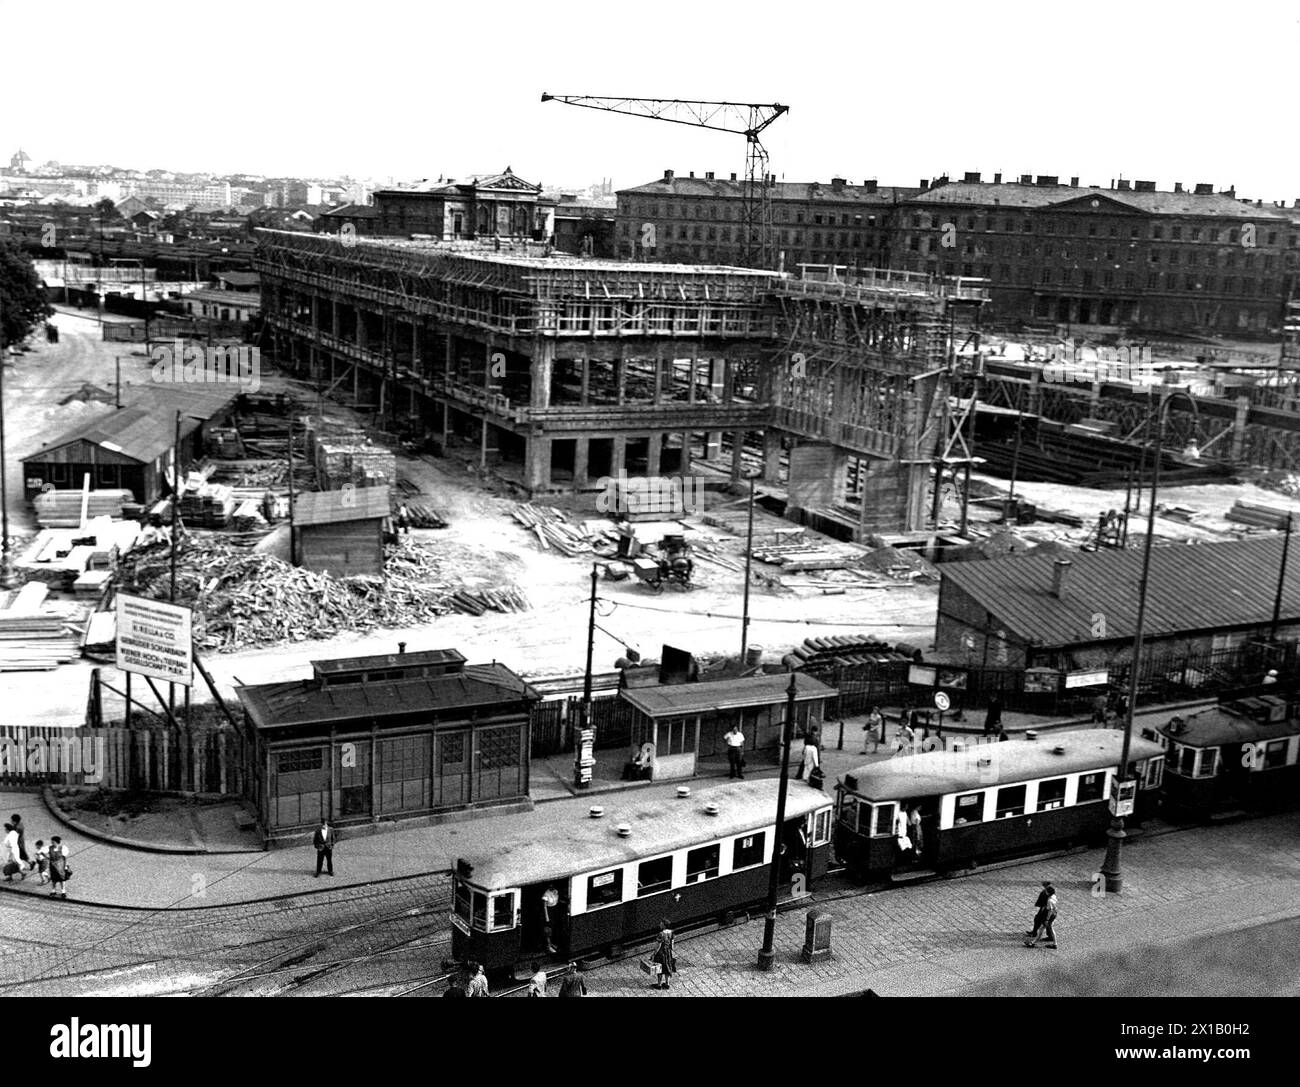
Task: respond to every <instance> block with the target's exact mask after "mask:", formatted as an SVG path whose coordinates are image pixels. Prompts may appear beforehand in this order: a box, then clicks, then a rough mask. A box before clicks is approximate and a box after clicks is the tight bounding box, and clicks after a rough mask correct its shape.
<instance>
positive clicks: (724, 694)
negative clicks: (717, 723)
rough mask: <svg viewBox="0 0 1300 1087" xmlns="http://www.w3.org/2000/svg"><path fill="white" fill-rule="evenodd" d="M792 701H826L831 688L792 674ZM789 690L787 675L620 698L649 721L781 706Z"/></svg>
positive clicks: (646, 691)
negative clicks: (720, 711) (793, 681)
mask: <svg viewBox="0 0 1300 1087" xmlns="http://www.w3.org/2000/svg"><path fill="white" fill-rule="evenodd" d="M794 677H795V701H797V702H807V701H810V700H811V699H814V698H829V697H831V696H832V695H834V694H835V691H834V689H833V688H831V687H828V686H826V684H824V683H822V682H820V681H818V680H816V679H813V677H812V676H809V675H805V674H804V673H803V672H795V673H794ZM789 687H790V677H789V675H775V676H741V677H739V678H737V679H720V680H716V681H714V682H712V683H680V684H673V685H671V686H664V687H638V688H636V689H634V690H630V691H627V690H625V691H621V692H620V695H621V696H622V697H623V698H624V699H626V700H627V701H628V702H630V703H632V705H634V706H635V707H636V708H637V709H639V710H640V711H641V712H642V713H644V714H646V715H647V716H650V717H675V716H679V715H682V714H695V713H713V712H716V711H719V710H734V709H740V708H741V707H745V706H768V705H772V704H774V703H777V702H784V701H785V699H786V691H787V690H788V689H789Z"/></svg>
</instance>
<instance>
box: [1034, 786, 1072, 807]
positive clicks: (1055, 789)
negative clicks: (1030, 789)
mask: <svg viewBox="0 0 1300 1087" xmlns="http://www.w3.org/2000/svg"><path fill="white" fill-rule="evenodd" d="M1064 806H1065V778H1052V779H1051V780H1050V781H1040V782H1039V783H1038V810H1039V811H1052V810H1053V809H1054V808H1060V807H1064Z"/></svg>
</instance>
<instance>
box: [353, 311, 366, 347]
mask: <svg viewBox="0 0 1300 1087" xmlns="http://www.w3.org/2000/svg"><path fill="white" fill-rule="evenodd" d="M353 312H355V313H356V315H357V346H358V347H359V348H361V350H362V351H365V350H367V349H368V348H369V346H370V339H369V336H368V334H367V333H366V319H365V314H364V313H362V311H361V308H360V307H359V306H354V307H353Z"/></svg>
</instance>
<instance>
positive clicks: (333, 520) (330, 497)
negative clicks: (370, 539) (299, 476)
mask: <svg viewBox="0 0 1300 1087" xmlns="http://www.w3.org/2000/svg"><path fill="white" fill-rule="evenodd" d="M390 512H391V508H390V506H389V500H388V488H387V487H354V488H352V489H350V490H338V491H307V492H305V493H304V494H300V495H298V496H297V497H295V498H294V500H293V523H294V524H295V525H298V526H299V527H301V526H303V525H333V524H339V523H342V522H344V521H369V520H371V519H373V518H377V517H387V516H388V515H389V513H390Z"/></svg>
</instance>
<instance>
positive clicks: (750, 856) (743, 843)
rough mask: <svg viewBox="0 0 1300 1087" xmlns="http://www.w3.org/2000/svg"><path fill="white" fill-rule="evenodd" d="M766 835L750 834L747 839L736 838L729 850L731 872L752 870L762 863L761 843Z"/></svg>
mask: <svg viewBox="0 0 1300 1087" xmlns="http://www.w3.org/2000/svg"><path fill="white" fill-rule="evenodd" d="M766 840H767V833H766V832H763V833H761V834H751V835H749V836H748V837H747V838H737V839H736V841H735V843H734V844H733V846H732V850H731V870H732V871H733V872H739V871H740V870H741V869H742V868H753V867H754V865H756V864H762V863H763V843H764V842H765V841H766Z"/></svg>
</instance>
